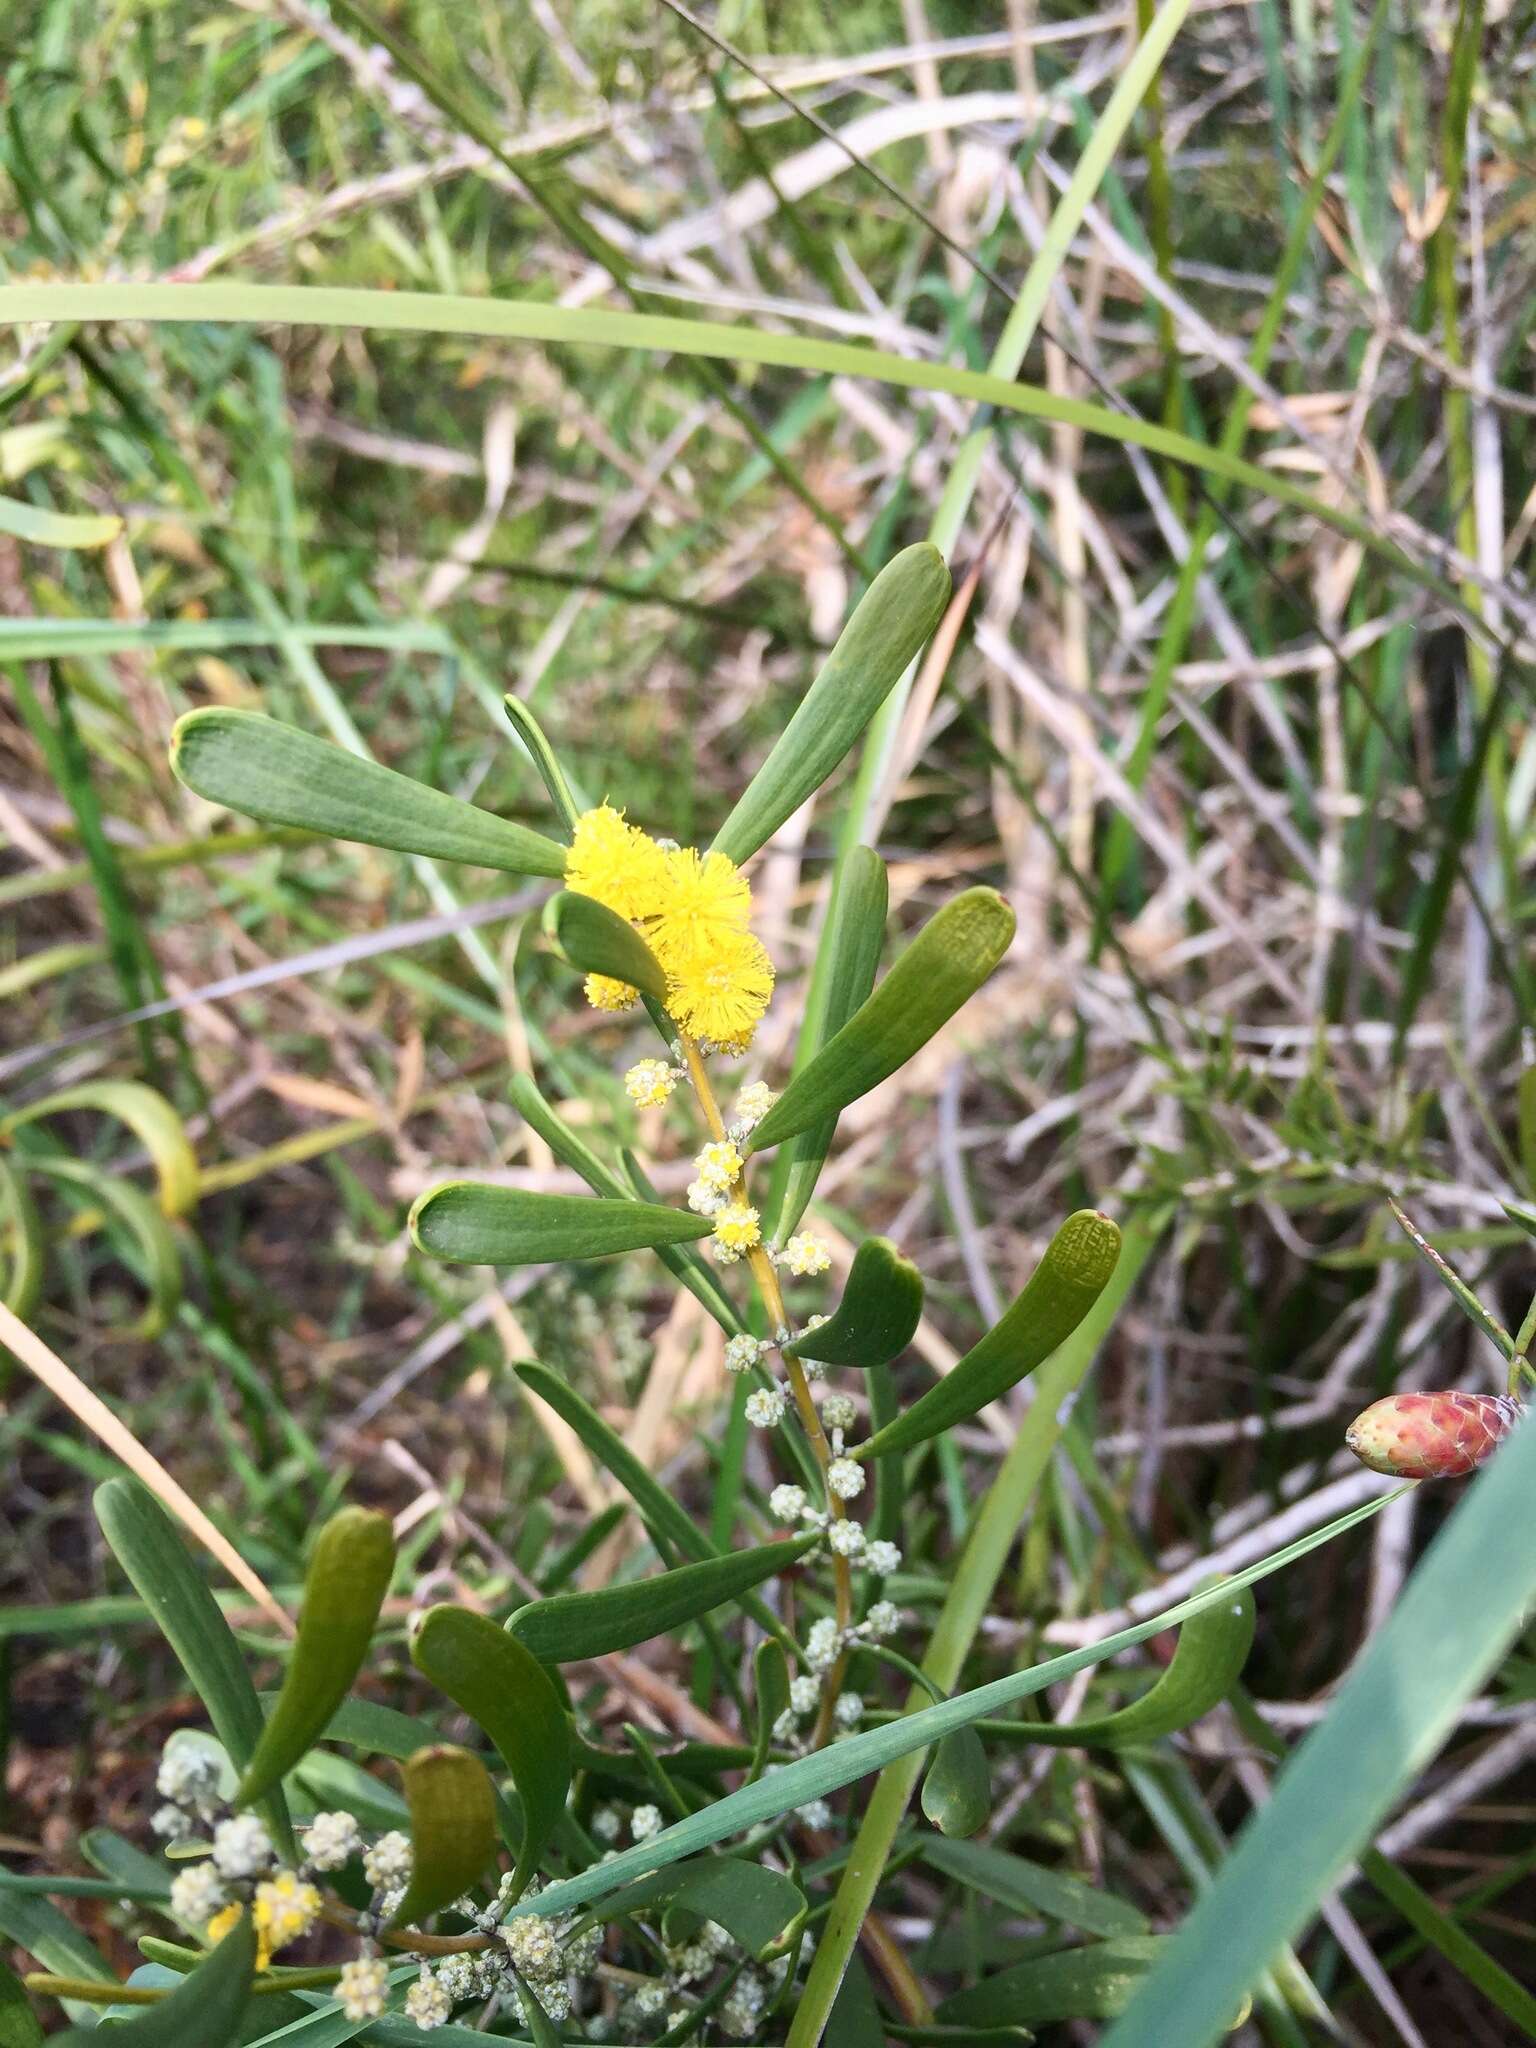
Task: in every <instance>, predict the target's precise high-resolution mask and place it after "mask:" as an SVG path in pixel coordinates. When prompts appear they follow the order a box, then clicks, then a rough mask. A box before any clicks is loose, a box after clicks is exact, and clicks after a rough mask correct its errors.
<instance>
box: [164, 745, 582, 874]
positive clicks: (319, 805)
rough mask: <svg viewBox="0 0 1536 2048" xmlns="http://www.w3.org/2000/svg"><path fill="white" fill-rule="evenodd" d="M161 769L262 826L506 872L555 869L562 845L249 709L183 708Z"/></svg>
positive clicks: (560, 870)
mask: <svg viewBox="0 0 1536 2048" xmlns="http://www.w3.org/2000/svg"><path fill="white" fill-rule="evenodd" d="M171 766H172V767H173V768H174V769H175V771H176V773H177V774H178V775H179V776H180V777H181V779H182V781H183V782H184V783H186V785H187V787H188V788H189V789H195V790H196V791H197V793H198V795H199V796H204V797H207V798H208V799H209V801H210V802H211V803H217V804H224V805H226V806H227V807H228V808H229V809H230V810H232V811H239V812H241V813H242V814H243V815H244V816H246V817H248V818H260V819H261V820H262V821H263V822H264V823H266V824H269V825H298V826H301V827H302V828H303V829H304V830H305V831H306V832H322V833H324V834H325V835H326V836H327V837H328V838H331V839H355V840H360V841H362V842H363V844H364V845H367V846H388V847H392V848H394V849H395V851H397V852H399V853H420V854H427V855H429V856H430V857H431V858H432V859H434V860H455V861H464V862H466V863H467V864H468V865H469V866H471V867H480V868H500V869H502V870H504V871H505V872H506V873H508V874H513V875H563V874H564V873H565V848H564V847H563V846H561V845H560V844H559V843H558V841H556V840H553V839H546V838H545V837H544V835H543V833H542V832H530V831H529V830H528V828H527V826H526V825H514V824H512V823H510V822H509V820H507V819H506V818H498V817H497V816H496V815H495V814H494V813H493V812H491V811H482V810H480V809H479V808H478V807H477V806H476V805H474V804H467V803H465V802H464V801H463V800H462V799H461V798H459V797H456V796H449V795H447V794H446V793H445V792H444V791H442V790H440V789H429V788H428V787H427V785H426V784H425V783H423V782H415V781H413V780H412V779H411V777H410V776H409V775H400V774H397V773H396V771H395V770H394V769H393V768H385V767H384V766H383V765H382V764H381V763H380V762H378V761H370V760H366V759H364V758H363V757H362V756H361V755H358V754H353V753H349V752H348V751H347V749H346V748H344V747H337V746H333V745H332V744H331V743H330V741H329V740H322V739H317V738H316V737H315V736H314V735H313V734H312V733H307V732H302V731H300V729H299V728H298V727H297V726H294V725H283V724H281V723H280V722H279V721H278V720H277V719H275V718H266V717H264V716H263V715H262V713H261V712H259V711H230V710H225V709H224V708H223V707H221V706H214V707H210V708H209V709H207V710H203V711H189V712H187V713H186V715H185V716H184V717H182V718H179V719H178V720H177V721H176V728H175V731H174V732H173V733H172V735H171Z"/></svg>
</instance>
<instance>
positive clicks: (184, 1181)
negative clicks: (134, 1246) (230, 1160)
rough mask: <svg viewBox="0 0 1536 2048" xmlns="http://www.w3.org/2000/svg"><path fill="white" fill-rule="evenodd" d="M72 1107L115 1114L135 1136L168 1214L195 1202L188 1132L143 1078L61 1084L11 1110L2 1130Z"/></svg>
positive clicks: (193, 1162) (180, 1213)
mask: <svg viewBox="0 0 1536 2048" xmlns="http://www.w3.org/2000/svg"><path fill="white" fill-rule="evenodd" d="M71 1109H95V1110H100V1111H101V1113H102V1115H103V1116H111V1117H116V1118H117V1120H118V1122H119V1123H124V1124H126V1125H127V1126H128V1128H129V1130H130V1131H132V1132H133V1135H134V1136H135V1137H136V1138H137V1139H138V1141H139V1143H140V1144H141V1145H142V1146H143V1147H144V1150H145V1151H146V1152H147V1153H148V1154H149V1156H150V1159H151V1160H152V1161H153V1163H154V1168H155V1175H156V1178H157V1180H158V1182H159V1187H160V1207H161V1208H162V1209H163V1210H164V1211H165V1213H166V1215H167V1216H184V1215H186V1213H187V1211H188V1210H189V1209H190V1208H191V1207H192V1206H193V1204H194V1203H195V1202H196V1200H197V1190H198V1179H199V1175H198V1166H197V1154H196V1153H195V1152H194V1151H193V1149H192V1141H191V1139H190V1138H189V1137H188V1136H187V1127H186V1125H185V1124H184V1123H183V1122H182V1120H181V1118H180V1117H179V1116H178V1115H177V1113H176V1111H175V1110H174V1109H173V1108H172V1107H171V1105H170V1103H168V1102H167V1101H166V1099H165V1097H164V1096H163V1095H162V1094H161V1093H160V1091H159V1090H158V1089H157V1088H148V1087H146V1086H145V1085H144V1083H143V1082H142V1081H82V1082H81V1083H80V1085H79V1086H78V1087H76V1088H61V1089H60V1090H59V1091H58V1092H57V1093H56V1094H54V1095H45V1096H44V1097H43V1098H42V1100H41V1101H39V1102H29V1103H28V1104H27V1106H26V1107H25V1109H18V1110H14V1111H13V1112H12V1113H11V1115H10V1116H8V1117H7V1118H6V1119H5V1121H4V1123H3V1124H0V1131H14V1130H16V1129H17V1128H18V1127H19V1126H20V1125H22V1124H30V1123H36V1121H37V1120H38V1118H39V1117H44V1116H59V1115H62V1114H63V1112H64V1111H66V1110H71Z"/></svg>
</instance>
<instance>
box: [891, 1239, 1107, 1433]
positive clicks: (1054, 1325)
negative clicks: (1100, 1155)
mask: <svg viewBox="0 0 1536 2048" xmlns="http://www.w3.org/2000/svg"><path fill="white" fill-rule="evenodd" d="M1119 1257H1120V1232H1119V1230H1118V1228H1117V1227H1116V1226H1115V1224H1114V1223H1112V1222H1111V1221H1110V1219H1109V1217H1107V1216H1105V1215H1102V1214H1101V1213H1100V1212H1099V1211H1098V1210H1097V1209H1079V1210H1078V1211H1077V1212H1076V1214H1075V1215H1072V1216H1069V1217H1068V1218H1067V1220H1066V1222H1065V1223H1063V1224H1062V1226H1061V1228H1060V1230H1058V1231H1057V1233H1056V1235H1055V1236H1054V1237H1053V1238H1052V1239H1051V1241H1050V1243H1049V1244H1048V1245H1047V1246H1046V1248H1045V1256H1044V1257H1043V1258H1042V1259H1041V1261H1040V1263H1039V1265H1038V1266H1037V1267H1036V1268H1035V1271H1034V1274H1033V1275H1032V1277H1031V1279H1030V1281H1029V1283H1028V1285H1027V1286H1026V1287H1025V1288H1024V1291H1023V1292H1022V1293H1021V1294H1020V1295H1019V1296H1018V1298H1017V1300H1016V1301H1015V1302H1014V1304H1013V1306H1012V1307H1011V1308H1010V1309H1009V1310H1008V1311H1007V1313H1006V1314H1005V1315H1004V1316H1003V1317H1002V1318H1001V1320H1000V1321H998V1322H996V1323H994V1324H993V1326H992V1328H991V1329H990V1330H988V1332H987V1334H986V1336H985V1337H983V1338H982V1340H981V1342H980V1343H979V1344H977V1345H975V1346H974V1347H973V1348H972V1349H971V1350H969V1351H968V1352H967V1353H966V1354H965V1356H964V1358H962V1359H961V1361H960V1363H959V1364H958V1365H957V1366H955V1368H954V1369H953V1371H951V1372H949V1373H948V1374H946V1376H945V1377H944V1378H943V1379H941V1380H940V1381H939V1383H938V1385H937V1386H936V1387H930V1388H929V1389H928V1392H927V1393H926V1394H924V1395H923V1396H922V1397H921V1399H919V1400H917V1401H914V1402H913V1404H912V1406H911V1407H910V1408H908V1409H906V1410H905V1411H904V1412H903V1413H902V1414H900V1415H898V1416H897V1417H896V1419H895V1421H894V1422H888V1423H887V1424H886V1425H885V1427H884V1428H883V1429H879V1430H876V1432H875V1434H874V1435H873V1436H872V1437H870V1438H869V1439H868V1440H867V1441H866V1442H864V1443H862V1444H860V1445H859V1446H858V1447H857V1449H856V1450H855V1452H854V1454H853V1455H854V1456H856V1457H861V1458H866V1457H876V1458H879V1457H884V1456H886V1455H887V1454H888V1453H889V1452H891V1451H909V1450H911V1448H912V1447H913V1445H914V1444H920V1443H925V1442H926V1441H927V1439H928V1438H929V1437H931V1436H939V1435H941V1434H942V1432H943V1431H945V1430H946V1429H953V1427H954V1426H955V1424H956V1423H957V1422H964V1421H965V1420H966V1419H967V1418H968V1417H969V1416H972V1415H975V1414H976V1413H977V1412H978V1410H980V1409H982V1408H985V1407H986V1405H987V1403H988V1402H989V1401H995V1400H996V1399H997V1397H998V1395H999V1394H1005V1393H1006V1392H1007V1391H1008V1389H1009V1388H1010V1387H1011V1386H1014V1385H1016V1384H1017V1382H1018V1381H1020V1380H1021V1379H1023V1378H1025V1377H1026V1375H1027V1374H1029V1373H1032V1372H1033V1371H1034V1370H1035V1367H1036V1366H1037V1365H1043V1364H1044V1362H1045V1361H1046V1359H1048V1358H1049V1357H1050V1355H1051V1353H1052V1352H1053V1351H1054V1350H1055V1349H1056V1347H1057V1345H1058V1344H1062V1343H1064V1342H1065V1341H1066V1339H1067V1338H1068V1337H1070V1336H1071V1334H1072V1332H1073V1331H1074V1330H1075V1329H1076V1328H1077V1326H1078V1324H1079V1323H1080V1322H1081V1321H1082V1320H1083V1317H1084V1316H1085V1315H1087V1313H1088V1311H1089V1309H1091V1308H1092V1307H1093V1304H1094V1303H1095V1302H1096V1301H1097V1300H1098V1298H1099V1296H1100V1295H1101V1294H1102V1293H1103V1291H1104V1289H1105V1287H1106V1286H1107V1285H1108V1283H1109V1278H1110V1275H1111V1274H1112V1273H1113V1272H1114V1270H1115V1265H1116V1262H1117V1261H1118V1259H1119Z"/></svg>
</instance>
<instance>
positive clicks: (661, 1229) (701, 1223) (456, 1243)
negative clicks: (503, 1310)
mask: <svg viewBox="0 0 1536 2048" xmlns="http://www.w3.org/2000/svg"><path fill="white" fill-rule="evenodd" d="M410 1227H411V1236H412V1238H413V1239H414V1241H415V1242H416V1244H417V1245H418V1246H419V1247H420V1249H421V1250H422V1251H424V1252H431V1254H432V1255H433V1257H434V1258H439V1259H447V1260H448V1261H450V1263H452V1264H454V1265H464V1266H540V1265H545V1264H551V1263H553V1262H555V1261H557V1260H560V1259H602V1258H608V1257H610V1256H611V1255H612V1254H613V1253H615V1252H634V1251H644V1250H650V1249H653V1248H655V1247H656V1246H658V1245H664V1244H685V1243H687V1242H689V1241H690V1240H694V1239H697V1238H701V1237H708V1236H709V1234H710V1232H711V1230H712V1229H713V1227H714V1226H713V1225H712V1224H711V1223H710V1221H709V1218H708V1217H707V1216H694V1215H691V1214H690V1213H689V1212H688V1210H686V1209H668V1208H666V1207H664V1206H663V1205H662V1204H661V1203H658V1202H617V1201H611V1202H610V1201H593V1200H591V1199H590V1198H589V1197H588V1196H586V1195H541V1194H534V1193H532V1192H530V1191H528V1190H526V1189H523V1188H497V1187H489V1186H487V1185H486V1184H485V1183H483V1182H481V1181H473V1180H450V1181H444V1182H443V1184H442V1185H441V1186H440V1187H435V1188H428V1189H427V1192H426V1193H425V1194H424V1195H420V1196H418V1197H417V1200H416V1204H415V1207H414V1208H413V1209H412V1210H411V1217H410Z"/></svg>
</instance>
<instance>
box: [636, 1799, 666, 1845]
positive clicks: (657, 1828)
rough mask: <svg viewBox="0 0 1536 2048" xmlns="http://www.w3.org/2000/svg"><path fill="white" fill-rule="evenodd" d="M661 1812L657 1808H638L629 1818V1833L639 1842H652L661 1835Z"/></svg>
mask: <svg viewBox="0 0 1536 2048" xmlns="http://www.w3.org/2000/svg"><path fill="white" fill-rule="evenodd" d="M661 1828H662V1820H661V1811H660V1809H659V1808H658V1807H655V1806H637V1807H636V1808H635V1810H634V1812H633V1813H632V1814H631V1815H630V1816H629V1832H630V1834H631V1835H633V1837H634V1839H635V1840H636V1841H637V1842H652V1841H654V1840H655V1839H656V1837H657V1836H658V1835H659V1834H660V1833H661Z"/></svg>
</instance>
